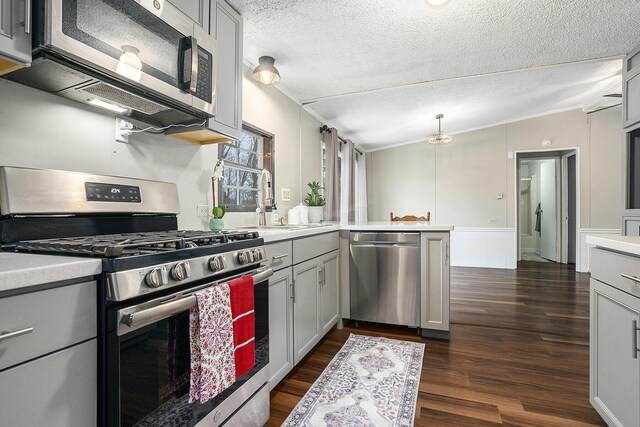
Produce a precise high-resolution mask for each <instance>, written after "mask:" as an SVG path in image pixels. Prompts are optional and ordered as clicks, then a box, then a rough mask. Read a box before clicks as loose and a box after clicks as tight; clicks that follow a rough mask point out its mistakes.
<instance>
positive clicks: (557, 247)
mask: <svg viewBox="0 0 640 427" xmlns="http://www.w3.org/2000/svg"><path fill="white" fill-rule="evenodd" d="M516 160H517V171H516V173H517V177H518V179H517V187H518V188H517V190H516V193H517V196H518V202H517V209H518V221H517V224H518V229H517V236H518V261H527V262H540V263H548V262H556V263H564V264H575V262H576V235H577V231H576V227H577V212H576V206H577V191H576V188H577V181H576V152H575V150H569V151H558V152H528V153H519V154H518V155H517V159H516Z"/></svg>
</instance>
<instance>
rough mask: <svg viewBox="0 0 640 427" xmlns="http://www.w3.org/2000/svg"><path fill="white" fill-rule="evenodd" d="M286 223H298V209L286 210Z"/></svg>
mask: <svg viewBox="0 0 640 427" xmlns="http://www.w3.org/2000/svg"><path fill="white" fill-rule="evenodd" d="M287 224H289V225H298V224H300V211H299V210H298V209H296V208H293V209H289V211H288V212H287Z"/></svg>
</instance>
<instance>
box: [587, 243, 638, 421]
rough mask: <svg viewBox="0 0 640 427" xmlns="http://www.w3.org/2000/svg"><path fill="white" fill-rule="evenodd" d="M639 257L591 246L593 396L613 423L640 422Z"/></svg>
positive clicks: (591, 381)
mask: <svg viewBox="0 0 640 427" xmlns="http://www.w3.org/2000/svg"><path fill="white" fill-rule="evenodd" d="M639 276H640V257H637V256H633V255H626V254H622V253H618V252H612V251H608V250H605V249H601V248H592V249H591V277H592V278H591V282H590V284H591V290H590V292H591V293H590V303H591V316H590V319H591V328H590V331H591V336H590V349H589V354H590V363H589V366H590V378H589V400H590V401H591V404H592V405H593V407H594V408H595V409H596V410H597V411H598V413H599V414H600V416H601V417H602V418H603V419H604V420H605V421H606V422H607V424H608V425H610V426H639V425H640V348H639V347H640V343H638V340H639V339H640V336H639V335H640V329H639V328H640V283H639V280H640V279H637V278H638V277H639Z"/></svg>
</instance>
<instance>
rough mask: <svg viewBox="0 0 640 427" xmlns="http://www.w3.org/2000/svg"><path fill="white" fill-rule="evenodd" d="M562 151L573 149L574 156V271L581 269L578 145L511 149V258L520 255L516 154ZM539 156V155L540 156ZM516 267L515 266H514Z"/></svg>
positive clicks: (543, 153) (518, 189) (518, 187)
mask: <svg viewBox="0 0 640 427" xmlns="http://www.w3.org/2000/svg"><path fill="white" fill-rule="evenodd" d="M558 151H560V152H563V151H574V152H575V156H576V271H581V270H582V268H581V267H582V265H581V259H580V258H581V257H580V252H581V248H580V147H554V148H543V149H536V150H514V151H513V208H514V209H513V216H514V218H513V219H514V222H513V224H514V225H515V228H516V232H515V233H514V241H513V251H514V252H513V258H512V259H515V260H517V259H519V256H520V235H519V234H520V223H519V222H518V221H519V215H520V206H519V203H520V196H519V194H518V193H519V191H520V177H519V172H520V171H519V168H518V154H525V153H526V154H531V153H538V154H541V155H542V156H544V155H545V154H548V153H550V152H558ZM542 156H541V157H542ZM516 268H517V266H516Z"/></svg>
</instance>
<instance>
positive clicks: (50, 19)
mask: <svg viewBox="0 0 640 427" xmlns="http://www.w3.org/2000/svg"><path fill="white" fill-rule="evenodd" d="M32 8H33V10H32V16H33V17H32V23H33V30H34V32H33V48H34V50H33V52H34V60H33V63H32V66H31V67H28V68H23V69H21V70H18V71H16V72H14V73H11V74H9V75H8V76H7V78H9V79H10V80H14V81H17V82H20V83H24V84H27V85H29V86H33V87H36V88H39V89H43V90H46V91H49V92H53V93H56V94H59V95H62V96H64V97H67V98H71V99H74V100H76V101H79V102H83V103H86V104H89V105H93V106H95V107H101V108H106V109H109V110H112V111H114V112H116V113H118V114H120V115H126V116H131V117H133V118H135V119H139V120H142V121H145V122H147V123H151V124H156V125H161V126H167V125H171V124H177V123H196V122H198V121H203V120H204V119H206V118H208V117H211V116H214V115H215V104H216V99H215V97H216V91H215V81H216V79H215V69H216V67H215V65H216V59H217V58H216V42H215V39H214V38H213V37H212V36H210V35H209V34H208V33H207V31H206V30H205V29H204V28H202V27H201V26H200V25H198V23H196V22H193V21H192V20H191V19H190V18H189V17H188V16H187V15H185V14H183V13H182V12H181V11H180V10H179V9H177V8H176V7H175V6H174V5H172V4H171V3H169V2H168V1H166V0H34V1H33V2H32Z"/></svg>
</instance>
